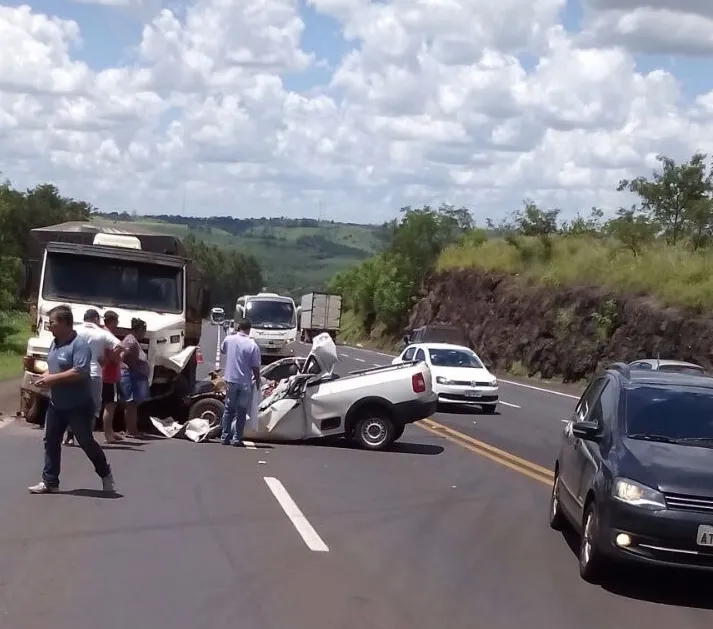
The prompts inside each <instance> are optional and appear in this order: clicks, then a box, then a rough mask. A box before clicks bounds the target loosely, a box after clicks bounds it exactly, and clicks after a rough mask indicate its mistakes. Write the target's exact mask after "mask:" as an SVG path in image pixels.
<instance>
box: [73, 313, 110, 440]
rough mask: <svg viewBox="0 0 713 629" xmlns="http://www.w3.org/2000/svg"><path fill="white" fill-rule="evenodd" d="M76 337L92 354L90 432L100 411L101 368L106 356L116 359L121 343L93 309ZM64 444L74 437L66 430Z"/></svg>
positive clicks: (90, 367) (85, 318) (85, 317)
mask: <svg viewBox="0 0 713 629" xmlns="http://www.w3.org/2000/svg"><path fill="white" fill-rule="evenodd" d="M77 335H78V336H80V337H81V338H83V339H84V340H85V341H86V342H87V344H88V345H89V349H90V350H91V352H92V361H91V363H90V366H89V375H90V378H91V387H92V399H93V400H94V419H93V421H92V432H93V431H94V429H95V428H96V422H97V419H98V418H99V415H100V413H101V410H102V389H103V384H104V382H103V379H102V366H103V364H104V362H105V361H106V357H107V356H108V354H113V355H114V357H115V358H116V359H118V358H119V356H120V354H121V341H119V339H118V338H116V337H115V336H114V335H113V334H112V333H111V332H109V330H106V329H104V328H102V327H101V317H100V316H99V313H98V312H97V311H96V310H95V309H94V308H89V310H87V311H86V312H85V313H84V323H83V324H82V325H81V326H79V327H78V328H77ZM65 443H74V435H73V434H72V433H71V431H70V430H67V438H66V440H65Z"/></svg>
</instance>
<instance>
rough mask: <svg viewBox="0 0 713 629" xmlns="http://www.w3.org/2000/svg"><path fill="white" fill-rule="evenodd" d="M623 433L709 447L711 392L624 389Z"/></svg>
mask: <svg viewBox="0 0 713 629" xmlns="http://www.w3.org/2000/svg"><path fill="white" fill-rule="evenodd" d="M626 433H627V435H628V436H636V437H638V438H646V437H647V436H648V437H651V436H654V437H662V439H658V440H660V441H663V440H665V439H669V440H673V441H675V440H681V439H683V440H710V441H711V443H712V444H713V389H704V388H697V387H696V388H694V387H664V386H653V385H640V386H636V387H633V388H631V389H628V390H627V392H626Z"/></svg>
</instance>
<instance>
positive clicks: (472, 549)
mask: <svg viewBox="0 0 713 629" xmlns="http://www.w3.org/2000/svg"><path fill="white" fill-rule="evenodd" d="M217 333H218V331H217V329H216V328H214V327H213V328H211V329H207V330H206V334H205V336H204V341H203V343H204V344H203V354H204V357H205V363H204V364H203V365H202V367H201V372H202V374H203V375H205V374H207V372H208V371H209V370H210V369H212V368H213V367H214V366H215V359H216V355H215V351H216V349H217V347H218V340H217ZM306 349H307V348H306V347H303V348H301V349H300V348H298V351H300V352H303V351H304V350H306ZM340 351H343V353H345V354H348V357H343V361H344V362H343V364H342V365H340V368H341V369H344V368H346V369H347V370H348V369H351V368H352V366H353V365H357V367H355V368H359V367H363V365H364V364H366V361H367V357H372V358H373V357H374V356H378V355H375V354H369V353H367V352H366V351H364V350H359V349H350V348H340ZM352 356H353V357H354V360H353V361H351V362H349V359H350V358H351V357H352ZM356 358H359V359H360V360H356ZM380 360H381V361H382V363H386V362H388V361H389V358H388V357H386V356H382V357H381V359H380ZM362 361H364V362H363V363H362ZM378 361H379V359H377V358H373V360H371V363H372V364H374V363H377V362H378ZM367 366H368V365H367ZM506 391H507V390H506V389H505V388H503V398H504V399H505V400H506V401H510V399H509V396H510V394H511V393H512V400H513V401H512V403H513V404H515V405H517V404H518V401H517V400H518V399H519V400H520V401H521V402H526V401H527V400H526V398H525V396H526V395H527V393H524V392H523V395H522V396H521V397H520V398H516V397H515V396H516V395H517V392H516V391H517V389H512V391H507V394H506ZM532 393H533V394H534V393H535V391H534V390H533V391H532ZM538 395H546V394H545V393H541V392H538ZM556 398H557V396H552V397H551V398H547V397H546V398H545V399H552V400H555V399H556ZM564 402H566V400H560V403H561V404H562V405H563V406H564V407H566V404H564ZM541 404H542V405H543V406H544V407H546V406H547V404H548V403H547V402H542V403H541ZM553 404H556V402H553ZM570 405H571V403H570ZM522 408H523V409H524V408H525V405H524V404H523V405H522ZM518 410H520V409H517V408H512V409H511V408H510V407H504V408H503V409H501V412H502V413H503V414H502V415H501V416H495V417H493V418H492V419H498V418H502V417H508V418H510V419H511V420H512V422H516V421H520V422H522V423H523V426H524V425H526V422H528V421H530V418H529V417H528V415H522V416H521V419H519V420H518V419H517V417H518V416H515V415H510V413H514V412H515V411H518ZM559 410H561V409H557V408H554V409H553V410H551V411H550V413H552V414H553V415H555V414H556V413H557V412H559ZM564 411H565V412H567V409H566V408H565V409H564ZM449 417H450V416H445V415H440V414H439V415H438V416H437V417H436V418H435V420H436V421H437V422H439V424H441V425H446V424H447V422H450V421H454V422H456V421H460V422H462V425H461V424H459V425H458V429H456V428H452V430H454V431H455V430H457V431H458V432H461V431H462V432H466V428H467V429H468V430H469V431H472V430H474V429H477V428H478V425H479V423H480V418H481V417H485V416H473V417H474V418H475V419H472V418H468V421H469V422H471V423H469V424H467V425H466V424H465V422H464V421H463V420H462V419H461V417H462V416H460V415H457V416H454V417H455V419H454V420H450V419H449ZM488 419H490V418H488ZM558 420H559V417H554V418H553V422H557V423H560V422H559V421H558ZM472 421H477V422H478V423H477V424H475V425H473V424H472ZM536 421H538V422H539V423H538V424H537V426H539V425H542V426H547V427H549V426H550V425H551V424H545V423H543V421H544V414H543V415H542V417H540V418H539V419H537V420H536ZM455 425H456V424H455V423H454V424H453V426H455ZM532 430H538V428H536V427H534V428H532ZM558 430H561V428H560V427H559V426H557V427H556V428H555V429H553V435H554V434H555V433H556V432H557V431H558ZM468 434H474V433H472V432H469V433H468ZM493 434H495V432H493ZM502 434H505V433H502ZM518 434H519V433H518V432H517V431H514V432H513V435H515V436H516V435H518ZM480 436H481V437H482V438H484V437H483V435H480ZM552 438H553V439H554V436H553V437H552ZM525 443H534V444H535V446H536V447H535V451H537V449H538V447H539V448H541V454H542V455H543V458H544V457H546V456H551V455H550V453H548V452H547V451H546V449H545V448H546V446H542V445H541V446H537V443H536V441H532V440H531V441H530V442H525ZM466 445H467V444H466V443H465V442H464V443H463V445H460V444H459V443H456V442H454V441H452V440H449V439H448V438H444V437H443V436H441V435H439V434H435V433H434V432H431V431H429V430H427V429H424V428H421V427H419V426H409V427H408V428H407V430H406V432H405V433H404V436H403V437H402V439H401V440H400V441H399V442H398V443H397V444H395V447H394V448H393V450H392V451H389V452H365V451H362V450H358V449H353V448H349V447H346V446H344V445H343V444H340V443H332V444H326V443H325V444H322V445H314V444H310V445H286V444H274V445H268V444H258V445H257V447H255V448H254V449H242V448H232V447H223V446H221V445H220V444H218V443H212V444H194V443H191V442H188V441H181V440H168V439H166V440H164V439H155V440H150V441H147V442H132V443H125V444H122V445H117V446H106V451H107V456H108V457H109V460H110V462H111V464H112V465H113V467H114V472H115V476H116V480H117V483H118V487H119V491H120V492H121V496H119V497H116V498H106V497H102V496H101V494H98V493H97V491H96V489H97V488H98V485H99V484H98V479H96V478H95V477H94V476H93V474H92V469H91V465H90V464H89V463H88V462H87V460H86V459H85V457H84V456H83V454H82V453H81V452H80V451H79V450H78V449H77V448H66V449H65V450H64V451H63V452H64V457H63V475H62V489H63V491H64V492H65V493H62V494H59V495H50V496H32V495H30V494H29V493H27V490H26V487H27V485H29V484H30V483H32V482H34V481H36V480H37V478H38V474H39V472H40V470H41V465H42V443H41V433H40V431H37V430H31V429H28V428H27V427H26V426H24V425H23V424H22V423H21V422H15V423H13V424H10V425H8V426H6V427H3V428H2V429H0V500H2V505H3V508H2V509H0V557H2V561H0V628H1V629H5V628H6V627H7V629H36V628H37V627H44V626H51V627H53V629H89V628H90V627H91V628H94V627H101V628H102V629H125V627H127V626H128V625H132V624H133V625H141V626H147V627H151V628H152V629H184V628H185V629H223V628H224V627H226V626H232V625H236V626H240V627H241V628H244V629H276V628H281V627H289V628H290V629H308V628H309V629H315V628H320V629H322V628H324V629H331V628H333V627H338V628H340V629H350V628H352V627H354V628H356V627H359V628H363V627H371V628H384V629H401V628H403V629H406V628H408V629H434V627H444V628H448V629H472V628H473V627H481V626H482V627H488V628H489V629H513V628H515V627H519V626H527V627H530V628H532V629H540V628H542V629H545V628H547V629H572V628H573V627H578V628H580V629H601V627H610V626H611V627H627V626H646V627H648V628H649V629H659V628H660V629H664V628H666V629H668V628H669V627H671V626H675V627H677V629H709V627H711V625H712V624H713V610H712V608H713V599H711V597H710V585H711V579H710V578H709V577H707V576H705V575H700V574H693V575H686V576H687V577H688V578H682V577H681V575H680V574H671V573H661V572H640V571H625V572H622V573H621V575H620V578H619V579H617V580H616V581H615V582H614V583H612V584H610V585H608V586H607V588H606V589H605V588H602V587H597V586H592V585H589V584H587V583H585V582H584V581H582V580H581V579H580V578H579V576H578V574H577V561H576V558H575V556H574V554H573V553H572V551H571V550H570V548H569V546H568V544H567V543H566V541H565V540H564V539H563V537H562V536H561V535H560V534H557V533H555V532H554V531H551V530H550V529H549V528H548V526H547V499H548V494H549V488H548V487H547V486H546V485H545V484H544V483H541V482H537V481H536V480H533V478H531V477H529V476H528V475H526V474H525V470H524V469H520V468H518V465H516V464H512V465H511V466H510V467H506V466H504V465H501V464H497V463H496V462H495V461H494V460H492V459H489V458H486V457H485V456H478V455H476V454H474V452H477V449H475V448H473V449H470V448H468V447H466Z"/></svg>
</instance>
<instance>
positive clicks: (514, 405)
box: [500, 400, 520, 408]
mask: <svg viewBox="0 0 713 629" xmlns="http://www.w3.org/2000/svg"><path fill="white" fill-rule="evenodd" d="M500 403H501V404H505V406H511V407H512V408H520V407H519V406H518V405H517V404H510V402H503V400H500Z"/></svg>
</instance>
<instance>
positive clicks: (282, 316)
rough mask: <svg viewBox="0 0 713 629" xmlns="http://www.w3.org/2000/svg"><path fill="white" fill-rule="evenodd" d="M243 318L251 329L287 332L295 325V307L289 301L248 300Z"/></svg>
mask: <svg viewBox="0 0 713 629" xmlns="http://www.w3.org/2000/svg"><path fill="white" fill-rule="evenodd" d="M245 316H246V317H247V318H248V319H250V323H251V324H252V327H253V328H258V329H263V330H265V329H277V330H287V329H289V328H294V327H295V326H296V325H297V321H296V319H295V307H294V306H293V305H292V303H291V302H289V301H268V300H250V301H249V302H248V303H247V306H246V312H245Z"/></svg>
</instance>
